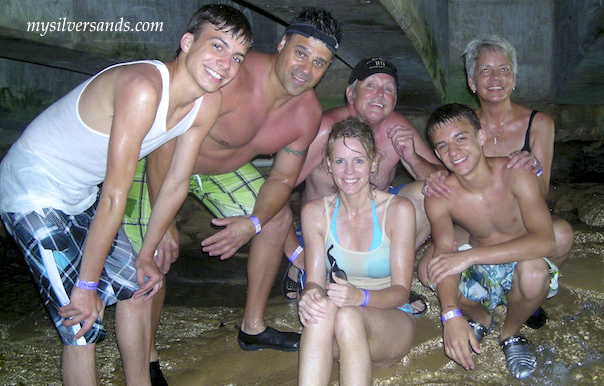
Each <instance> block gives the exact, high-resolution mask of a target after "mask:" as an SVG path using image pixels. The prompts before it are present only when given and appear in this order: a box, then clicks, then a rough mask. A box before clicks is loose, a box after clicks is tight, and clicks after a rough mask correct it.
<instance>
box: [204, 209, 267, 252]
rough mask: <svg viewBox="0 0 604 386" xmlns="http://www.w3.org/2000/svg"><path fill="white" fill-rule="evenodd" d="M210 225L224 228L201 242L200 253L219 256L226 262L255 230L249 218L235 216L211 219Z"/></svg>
mask: <svg viewBox="0 0 604 386" xmlns="http://www.w3.org/2000/svg"><path fill="white" fill-rule="evenodd" d="M212 225H215V226H219V227H225V228H224V229H223V230H221V231H220V232H218V233H215V234H213V235H212V236H210V237H208V238H206V239H205V240H203V241H202V242H201V246H202V248H201V249H202V251H204V252H206V253H209V254H210V256H220V259H221V260H226V259H228V258H229V257H231V256H233V255H234V254H235V252H237V250H239V248H241V247H242V246H243V245H244V244H245V243H247V242H248V241H250V239H251V238H252V237H253V236H254V235H255V234H256V228H255V226H254V223H253V222H252V220H250V219H249V216H235V217H227V218H215V219H212Z"/></svg>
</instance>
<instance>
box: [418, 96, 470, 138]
mask: <svg viewBox="0 0 604 386" xmlns="http://www.w3.org/2000/svg"><path fill="white" fill-rule="evenodd" d="M462 120H466V121H467V122H468V123H469V124H470V125H471V126H472V127H473V128H474V131H476V132H478V130H480V119H478V115H476V112H475V111H474V110H473V109H472V108H471V107H470V106H466V105H462V104H459V103H450V104H447V105H443V106H440V107H439V108H437V109H436V110H435V111H434V112H433V113H432V115H430V118H428V122H427V123H426V136H427V137H428V140H429V141H430V145H432V147H434V142H433V140H432V136H433V135H434V132H435V131H436V129H437V128H438V126H440V125H448V124H450V123H453V122H460V121H462Z"/></svg>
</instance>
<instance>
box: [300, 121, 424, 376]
mask: <svg viewBox="0 0 604 386" xmlns="http://www.w3.org/2000/svg"><path fill="white" fill-rule="evenodd" d="M324 162H326V165H327V169H328V170H329V172H330V173H331V174H332V176H333V181H334V183H335V185H336V187H337V192H336V193H335V194H333V195H331V196H327V197H324V198H322V199H317V200H314V201H310V202H309V203H307V204H306V205H305V206H304V207H303V208H302V213H301V220H302V232H303V234H304V240H305V242H306V248H305V249H306V280H307V281H306V286H305V288H304V291H303V292H302V296H301V299H300V302H299V305H298V307H299V311H298V313H299V316H300V321H301V323H302V325H303V326H304V330H303V332H302V338H301V341H300V357H299V370H298V384H299V385H313V386H316V385H327V384H328V383H329V381H330V377H331V370H332V365H333V361H334V360H336V361H339V363H340V385H348V384H351V383H355V384H357V385H361V384H362V385H370V384H371V379H372V377H371V366H372V365H374V366H381V367H387V366H390V365H392V364H394V363H395V362H397V361H398V360H399V359H401V358H402V357H403V356H404V355H405V354H407V353H408V352H409V349H410V348H411V345H412V343H413V340H414V337H415V320H414V318H413V312H412V310H411V307H409V304H408V303H407V302H408V299H409V293H410V289H411V279H412V276H413V264H414V259H415V254H414V240H415V210H414V208H413V205H412V204H411V202H410V201H409V200H407V199H406V198H403V197H398V196H394V195H391V194H388V193H385V192H381V191H379V190H376V189H375V187H374V186H373V185H372V181H371V179H372V176H373V174H374V173H375V172H376V171H377V168H378V164H379V154H378V151H377V148H376V146H375V142H374V138H373V133H372V131H371V129H370V128H369V127H368V126H367V125H366V124H364V123H362V122H361V121H359V120H358V119H356V118H348V119H346V120H344V121H342V122H339V123H336V124H335V125H334V126H333V129H332V131H331V133H330V135H329V139H328V142H327V145H326V149H325V156H324ZM326 279H328V280H326Z"/></svg>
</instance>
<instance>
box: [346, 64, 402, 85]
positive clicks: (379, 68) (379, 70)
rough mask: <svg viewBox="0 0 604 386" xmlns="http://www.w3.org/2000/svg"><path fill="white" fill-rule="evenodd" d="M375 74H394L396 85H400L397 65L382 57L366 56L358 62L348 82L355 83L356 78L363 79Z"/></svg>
mask: <svg viewBox="0 0 604 386" xmlns="http://www.w3.org/2000/svg"><path fill="white" fill-rule="evenodd" d="M373 74H388V75H390V76H392V77H393V78H394V81H395V82H396V87H398V74H397V72H396V67H394V64H392V63H390V62H389V61H387V60H386V59H384V58H380V57H373V58H365V59H363V60H361V61H360V62H359V63H357V65H356V66H354V68H353V69H352V72H351V73H350V78H348V84H349V85H351V84H353V83H354V81H355V80H360V81H363V80H365V79H367V78H368V77H370V76H371V75H373Z"/></svg>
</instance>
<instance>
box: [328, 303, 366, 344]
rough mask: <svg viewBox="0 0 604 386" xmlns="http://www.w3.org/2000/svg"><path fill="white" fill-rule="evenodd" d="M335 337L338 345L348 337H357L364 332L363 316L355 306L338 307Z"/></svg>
mask: <svg viewBox="0 0 604 386" xmlns="http://www.w3.org/2000/svg"><path fill="white" fill-rule="evenodd" d="M334 327H335V331H334V333H335V338H336V340H337V341H338V345H340V346H341V345H342V344H343V343H345V342H346V341H347V340H349V339H355V340H356V339H359V338H361V337H362V336H363V335H364V334H363V331H364V327H363V318H362V316H361V313H360V312H359V310H358V309H357V308H356V307H341V308H338V310H337V312H336V317H335V324H334Z"/></svg>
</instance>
